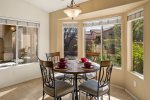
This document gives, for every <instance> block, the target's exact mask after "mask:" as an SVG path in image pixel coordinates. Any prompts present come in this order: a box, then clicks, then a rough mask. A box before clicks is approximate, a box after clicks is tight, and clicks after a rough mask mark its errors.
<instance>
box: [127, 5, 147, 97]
mask: <svg viewBox="0 0 150 100" xmlns="http://www.w3.org/2000/svg"><path fill="white" fill-rule="evenodd" d="M143 8H144V79H142V78H139V77H138V76H136V75H135V74H133V73H131V72H130V71H127V70H125V71H126V72H125V80H126V82H125V88H126V89H127V90H129V91H130V92H131V93H132V94H133V95H135V96H136V97H137V98H138V99H139V100H150V92H149V91H150V87H149V85H150V77H149V76H150V67H149V65H150V53H149V51H150V45H149V43H150V39H149V37H150V34H149V32H150V28H149V26H150V11H149V10H150V2H148V3H146V4H145V5H144V7H143ZM127 67H129V66H127ZM126 69H127V68H126ZM133 81H136V83H137V86H136V87H134V86H133Z"/></svg>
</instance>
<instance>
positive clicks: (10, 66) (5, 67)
mask: <svg viewBox="0 0 150 100" xmlns="http://www.w3.org/2000/svg"><path fill="white" fill-rule="evenodd" d="M36 63H38V62H33V63H26V64H16V63H15V64H12V65H7V64H6V65H7V66H0V70H1V69H8V68H12V67H15V66H18V67H19V66H25V65H30V64H36Z"/></svg>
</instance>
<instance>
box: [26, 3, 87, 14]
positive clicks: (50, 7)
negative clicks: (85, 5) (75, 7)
mask: <svg viewBox="0 0 150 100" xmlns="http://www.w3.org/2000/svg"><path fill="white" fill-rule="evenodd" d="M25 1H27V2H29V3H31V4H33V5H35V6H37V7H39V8H41V9H43V10H45V11H47V12H53V11H56V10H59V9H62V8H66V7H67V5H70V2H71V0H25ZM74 1H75V3H77V4H79V3H82V2H86V1H88V0H74Z"/></svg>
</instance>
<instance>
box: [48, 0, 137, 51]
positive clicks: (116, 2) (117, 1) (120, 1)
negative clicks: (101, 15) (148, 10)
mask: <svg viewBox="0 0 150 100" xmlns="http://www.w3.org/2000/svg"><path fill="white" fill-rule="evenodd" d="M135 1H140V0H109V1H108V0H89V1H88V2H85V3H82V4H80V8H81V9H82V14H83V13H89V12H92V11H97V10H102V9H106V8H112V7H115V6H120V5H124V4H128V3H132V2H135ZM64 17H66V15H65V14H64V13H63V10H58V11H55V12H52V13H50V14H49V18H50V51H51V52H53V51H57V46H56V45H55V44H54V43H53V41H55V43H56V42H58V41H57V40H58V39H57V34H58V30H57V27H58V25H57V21H58V19H61V18H64Z"/></svg>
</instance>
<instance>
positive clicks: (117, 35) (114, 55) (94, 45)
mask: <svg viewBox="0 0 150 100" xmlns="http://www.w3.org/2000/svg"><path fill="white" fill-rule="evenodd" d="M101 29H103V32H102V33H98V32H100V31H97V32H96V31H95V32H94V33H95V34H92V33H91V37H92V35H93V36H94V35H96V37H95V39H91V40H89V38H90V36H89V35H87V36H89V37H88V38H87V40H86V52H91V53H100V55H99V57H98V59H97V61H98V62H99V61H101V60H111V61H112V63H113V64H114V65H115V66H117V67H121V25H120V24H114V25H106V26H104V27H103V28H100V29H99V30H101ZM93 31H94V29H93V30H92V32H93ZM90 32H91V31H90ZM101 36H102V43H101ZM101 47H102V48H101ZM101 50H102V52H101ZM86 57H88V58H90V57H89V56H88V55H86Z"/></svg>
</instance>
